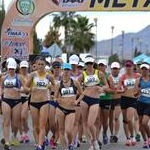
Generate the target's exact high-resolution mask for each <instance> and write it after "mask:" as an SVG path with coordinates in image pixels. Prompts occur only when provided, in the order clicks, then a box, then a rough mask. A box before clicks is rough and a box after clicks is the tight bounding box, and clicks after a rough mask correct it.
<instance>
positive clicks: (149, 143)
mask: <svg viewBox="0 0 150 150" xmlns="http://www.w3.org/2000/svg"><path fill="white" fill-rule="evenodd" d="M148 145H149V147H150V138H149V139H148Z"/></svg>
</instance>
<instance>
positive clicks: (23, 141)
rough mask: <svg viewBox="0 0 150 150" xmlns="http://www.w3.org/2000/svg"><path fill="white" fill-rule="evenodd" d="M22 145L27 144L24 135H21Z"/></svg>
mask: <svg viewBox="0 0 150 150" xmlns="http://www.w3.org/2000/svg"><path fill="white" fill-rule="evenodd" d="M20 143H25V137H24V135H21V139H20Z"/></svg>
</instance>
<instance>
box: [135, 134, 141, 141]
mask: <svg viewBox="0 0 150 150" xmlns="http://www.w3.org/2000/svg"><path fill="white" fill-rule="evenodd" d="M135 139H136V141H137V142H140V141H141V135H140V134H139V133H137V134H136V136H135Z"/></svg>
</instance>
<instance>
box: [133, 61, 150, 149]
mask: <svg viewBox="0 0 150 150" xmlns="http://www.w3.org/2000/svg"><path fill="white" fill-rule="evenodd" d="M140 68H141V73H142V76H141V77H140V78H139V79H137V80H136V85H135V87H136V91H137V93H138V94H139V98H138V102H137V111H138V115H139V118H140V131H141V133H142V136H143V140H144V143H143V148H149V146H150V128H149V124H148V123H149V118H150V74H149V70H150V65H149V64H147V63H143V64H142V65H141V66H140Z"/></svg>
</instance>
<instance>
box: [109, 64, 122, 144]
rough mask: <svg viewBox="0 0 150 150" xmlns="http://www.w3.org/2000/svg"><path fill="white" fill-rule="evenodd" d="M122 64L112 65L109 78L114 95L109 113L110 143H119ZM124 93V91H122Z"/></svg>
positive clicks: (110, 90)
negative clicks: (119, 86)
mask: <svg viewBox="0 0 150 150" xmlns="http://www.w3.org/2000/svg"><path fill="white" fill-rule="evenodd" d="M119 71H120V64H119V63H118V62H113V63H112V64H111V74H110V75H109V76H108V83H109V86H110V89H109V92H110V93H112V102H111V109H110V113H109V127H110V133H111V136H110V142H111V143H117V141H118V132H119V128H120V121H119V116H120V114H121V108H120V100H121V94H119V91H117V86H118V84H119V80H120V77H121V76H120V74H119ZM120 92H122V89H120Z"/></svg>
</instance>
